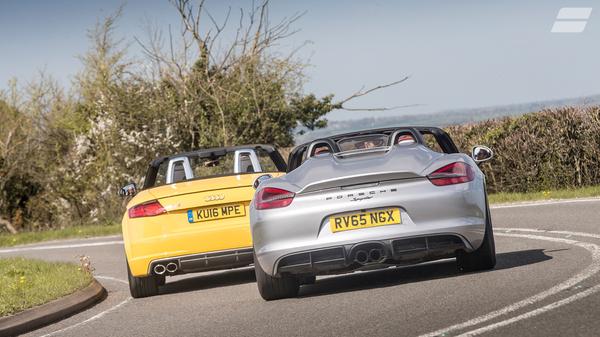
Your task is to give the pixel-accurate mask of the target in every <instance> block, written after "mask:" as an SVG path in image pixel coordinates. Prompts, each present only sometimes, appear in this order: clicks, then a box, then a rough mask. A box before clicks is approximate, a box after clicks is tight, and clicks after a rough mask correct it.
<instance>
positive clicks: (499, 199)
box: [489, 186, 600, 204]
mask: <svg viewBox="0 0 600 337" xmlns="http://www.w3.org/2000/svg"><path fill="white" fill-rule="evenodd" d="M597 196H600V186H590V187H582V188H576V189H561V190H551V191H541V192H529V193H493V194H490V195H489V202H490V203H491V204H502V203H511V202H522V201H535V200H552V199H574V198H586V197H597Z"/></svg>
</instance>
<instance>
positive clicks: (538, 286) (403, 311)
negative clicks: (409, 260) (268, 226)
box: [0, 199, 600, 336]
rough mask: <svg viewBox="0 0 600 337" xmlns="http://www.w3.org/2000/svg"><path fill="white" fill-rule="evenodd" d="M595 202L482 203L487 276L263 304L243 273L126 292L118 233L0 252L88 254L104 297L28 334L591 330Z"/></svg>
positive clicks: (597, 257) (352, 281)
mask: <svg viewBox="0 0 600 337" xmlns="http://www.w3.org/2000/svg"><path fill="white" fill-rule="evenodd" d="M599 215H600V200H597V199H596V200H580V201H577V202H559V203H550V204H538V205H529V206H519V207H497V208H493V209H492V219H493V223H494V227H495V234H496V248H497V253H498V264H497V267H496V268H495V269H494V270H492V271H488V272H480V273H471V274H460V273H458V272H457V270H456V267H455V262H454V260H444V261H439V262H435V263H429V264H423V265H418V266H412V267H403V268H389V269H386V270H380V271H371V272H361V273H354V274H346V275H340V276H330V277H322V278H318V280H317V282H316V284H314V285H308V286H303V287H302V288H301V290H300V296H299V297H298V298H294V299H286V300H280V301H273V302H265V301H263V300H262V299H261V297H260V295H259V294H258V290H257V288H256V285H255V284H254V281H255V280H254V275H253V269H249V268H246V269H238V270H231V271H221V272H214V273H205V274H192V275H187V276H181V277H176V278H171V279H168V280H167V284H166V285H165V286H164V287H163V288H162V290H161V295H159V296H156V297H151V298H146V299H136V300H133V299H131V298H130V297H129V291H128V286H127V282H126V279H127V276H126V269H125V259H124V255H123V248H122V245H121V244H120V243H119V241H120V240H121V239H120V237H108V238H101V239H90V240H72V241H61V242H54V243H44V244H36V245H30V246H26V247H20V248H16V250H9V251H7V250H6V249H4V250H2V249H0V256H8V255H22V256H27V257H36V258H42V259H48V260H63V261H77V256H79V255H82V254H85V255H88V256H89V257H90V258H91V261H92V265H93V266H94V267H95V274H96V277H97V278H98V280H99V281H100V282H101V283H102V284H103V285H104V286H105V288H106V289H107V290H108V292H109V295H108V298H107V299H106V300H104V301H103V302H101V303H99V304H97V305H96V306H94V307H93V308H91V309H89V310H86V311H84V312H82V313H79V314H77V315H74V316H72V317H69V318H67V319H65V320H63V321H61V322H59V323H56V324H53V325H50V326H47V327H44V328H42V329H39V330H36V331H34V332H32V333H30V334H28V336H55V335H56V336H280V335H285V336H424V335H428V336H437V335H440V336H455V335H464V336H470V335H480V334H483V335H490V336H598V335H600V319H598V318H599V317H600V222H599Z"/></svg>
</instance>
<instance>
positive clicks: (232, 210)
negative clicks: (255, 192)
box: [187, 204, 246, 223]
mask: <svg viewBox="0 0 600 337" xmlns="http://www.w3.org/2000/svg"><path fill="white" fill-rule="evenodd" d="M244 215H246V208H245V207H244V205H243V204H228V205H216V206H210V207H202V208H197V209H190V210H189V211H187V216H188V222H190V223H192V222H202V221H211V220H219V219H227V218H235V217H238V216H244Z"/></svg>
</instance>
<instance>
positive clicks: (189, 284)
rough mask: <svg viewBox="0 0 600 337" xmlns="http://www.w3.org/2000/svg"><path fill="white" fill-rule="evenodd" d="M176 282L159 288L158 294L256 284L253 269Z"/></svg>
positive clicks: (205, 275) (200, 275) (206, 275)
mask: <svg viewBox="0 0 600 337" xmlns="http://www.w3.org/2000/svg"><path fill="white" fill-rule="evenodd" d="M197 275H198V276H195V277H189V278H185V279H181V280H177V281H171V282H167V284H165V285H164V286H162V287H160V294H161V295H162V294H173V293H183V292H188V291H196V290H202V289H211V288H218V287H225V286H232V285H238V284H244V283H251V282H256V278H255V276H254V268H244V269H233V270H227V271H222V272H218V273H213V274H197Z"/></svg>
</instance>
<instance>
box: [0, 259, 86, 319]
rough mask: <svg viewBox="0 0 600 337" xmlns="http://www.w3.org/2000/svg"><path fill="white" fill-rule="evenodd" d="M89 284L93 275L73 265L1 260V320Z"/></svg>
mask: <svg viewBox="0 0 600 337" xmlns="http://www.w3.org/2000/svg"><path fill="white" fill-rule="evenodd" d="M91 282H92V275H91V274H90V273H89V272H88V271H87V270H85V269H83V268H82V267H79V266H77V265H76V264H74V263H65V262H46V261H41V260H33V259H25V258H21V257H14V258H12V257H11V258H1V259H0V317H3V316H8V315H12V314H15V313H17V312H19V311H23V310H25V309H28V308H32V307H35V306H38V305H41V304H44V303H47V302H50V301H52V300H54V299H57V298H59V297H62V296H65V295H69V294H71V293H73V292H75V291H76V290H79V289H82V288H84V287H86V286H88V285H89V284H90V283H91Z"/></svg>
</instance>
